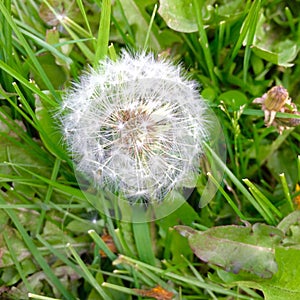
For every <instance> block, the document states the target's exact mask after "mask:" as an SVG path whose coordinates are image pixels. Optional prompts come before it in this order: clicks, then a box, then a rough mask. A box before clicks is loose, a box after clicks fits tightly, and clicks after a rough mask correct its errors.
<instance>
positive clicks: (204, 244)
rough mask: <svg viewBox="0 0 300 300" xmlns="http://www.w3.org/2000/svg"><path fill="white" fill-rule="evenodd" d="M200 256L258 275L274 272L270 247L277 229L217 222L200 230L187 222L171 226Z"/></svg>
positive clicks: (276, 241)
mask: <svg viewBox="0 0 300 300" xmlns="http://www.w3.org/2000/svg"><path fill="white" fill-rule="evenodd" d="M175 228H176V230H178V231H179V233H180V234H181V235H183V236H187V237H188V241H189V245H190V247H191V248H192V250H193V252H194V253H195V255H196V256H198V257H199V258H200V259H201V260H203V261H205V262H207V263H210V264H214V265H217V266H220V267H222V268H224V269H225V270H226V271H229V272H233V273H239V272H240V271H246V272H249V273H252V274H255V275H257V276H259V277H262V278H270V277H272V276H273V275H274V274H275V273H276V272H277V264H276V261H275V254H274V248H275V246H276V245H277V244H279V242H280V241H281V239H282V238H283V233H282V231H281V230H279V229H277V228H275V227H272V226H268V225H265V224H255V225H253V227H250V226H249V227H245V226H235V225H230V226H220V227H213V228H211V229H208V230H206V231H204V232H200V231H195V230H193V229H191V228H190V227H187V226H175Z"/></svg>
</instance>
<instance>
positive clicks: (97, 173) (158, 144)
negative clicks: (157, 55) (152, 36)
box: [61, 52, 209, 202]
mask: <svg viewBox="0 0 300 300" xmlns="http://www.w3.org/2000/svg"><path fill="white" fill-rule="evenodd" d="M182 73H183V72H182V69H181V67H180V66H176V65H174V64H172V63H170V62H169V61H166V60H155V59H154V56H153V55H151V54H149V55H147V54H145V53H142V54H138V55H135V56H134V55H131V54H129V53H127V52H123V53H122V56H121V58H120V59H119V60H118V61H116V62H115V61H112V60H109V59H106V60H104V61H102V62H100V65H99V67H98V68H97V69H96V70H95V69H90V70H89V71H88V72H87V73H86V74H85V75H83V76H82V78H81V81H80V83H77V84H75V85H74V87H73V89H72V90H71V91H69V92H68V93H67V95H66V96H65V98H64V100H63V103H62V109H61V124H62V128H63V132H64V136H65V140H66V143H67V145H68V147H69V150H70V152H72V154H73V156H74V161H75V163H76V167H77V169H78V170H79V171H80V172H83V173H84V174H86V175H87V176H88V177H89V178H90V180H91V181H92V182H93V183H94V184H95V185H96V186H97V187H99V188H101V187H107V188H109V189H110V190H112V191H118V192H120V193H122V194H123V195H125V196H126V197H127V198H129V199H131V198H132V199H133V198H142V199H145V200H147V201H150V202H151V201H161V200H163V198H164V197H165V196H166V195H167V194H168V193H169V192H170V191H171V190H173V189H176V188H178V187H180V186H181V185H182V184H183V182H184V181H186V180H187V177H189V176H190V175H191V173H197V172H199V158H200V157H201V155H202V152H203V143H204V141H205V140H206V139H207V136H208V134H207V125H208V122H209V121H208V118H207V114H206V112H207V106H206V104H205V102H204V100H203V99H202V98H201V96H200V95H199V92H198V90H197V85H196V84H195V82H194V81H191V80H188V79H187V78H186V76H185V75H182Z"/></svg>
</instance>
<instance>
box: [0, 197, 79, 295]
mask: <svg viewBox="0 0 300 300" xmlns="http://www.w3.org/2000/svg"><path fill="white" fill-rule="evenodd" d="M5 203H6V201H5V200H4V199H3V197H2V196H1V194H0V204H3V205H4V204H5ZM5 212H6V213H7V215H8V216H9V217H10V219H11V220H12V222H13V223H14V225H15V226H16V228H17V230H18V231H19V233H20V235H21V236H22V238H23V240H24V242H25V244H26V245H27V247H28V249H29V250H30V252H31V254H32V256H33V257H34V259H35V260H36V261H37V263H38V264H39V266H40V267H41V268H42V269H43V271H44V273H45V275H46V276H47V277H48V278H49V280H50V281H51V282H52V283H53V285H54V286H55V287H56V288H57V290H58V291H59V292H60V293H61V294H62V295H63V296H64V297H66V298H67V299H74V297H73V296H72V295H71V294H70V293H69V292H68V291H67V290H66V288H65V287H64V286H63V284H62V283H61V282H60V280H59V279H58V278H57V277H56V276H55V275H54V273H53V271H52V270H51V268H50V266H49V264H48V262H47V261H46V260H45V258H44V257H43V256H42V254H41V252H40V251H39V250H38V249H37V247H36V246H35V244H34V242H33V240H32V238H31V237H30V236H29V235H28V233H27V231H26V229H25V228H24V227H23V225H22V224H21V223H20V221H19V219H18V217H17V215H16V214H15V213H14V211H12V210H11V209H5Z"/></svg>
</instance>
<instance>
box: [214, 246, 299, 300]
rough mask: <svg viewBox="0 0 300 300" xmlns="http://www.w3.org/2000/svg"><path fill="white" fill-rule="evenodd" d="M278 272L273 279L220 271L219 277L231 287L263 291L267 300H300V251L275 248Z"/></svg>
mask: <svg viewBox="0 0 300 300" xmlns="http://www.w3.org/2000/svg"><path fill="white" fill-rule="evenodd" d="M275 259H276V262H277V265H278V272H277V273H276V274H274V275H273V277H272V278H271V279H255V278H249V277H248V278H246V277H241V276H239V275H235V274H230V273H225V272H224V271H220V272H218V273H219V276H220V277H221V278H222V279H223V280H224V281H225V282H226V283H228V284H229V285H232V284H238V285H239V286H241V287H243V286H244V287H250V288H253V289H258V290H261V291H262V292H263V294H264V299H265V300H285V299H287V300H288V299H291V300H292V299H295V300H296V299H300V268H298V266H299V265H300V250H299V249H295V248H289V247H286V248H285V247H277V248H275Z"/></svg>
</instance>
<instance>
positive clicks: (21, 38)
mask: <svg viewBox="0 0 300 300" xmlns="http://www.w3.org/2000/svg"><path fill="white" fill-rule="evenodd" d="M0 11H1V12H2V14H3V16H4V17H5V18H6V20H7V23H8V24H9V25H10V27H11V28H12V30H13V31H14V33H15V35H16V36H17V38H18V39H19V42H20V44H21V45H22V47H24V49H25V51H26V53H27V54H28V57H29V58H30V60H31V61H32V63H33V65H34V67H35V68H36V70H37V73H38V74H39V75H40V78H41V79H42V80H43V82H44V83H45V85H46V86H47V88H48V89H49V91H50V92H51V94H52V95H53V96H54V97H55V98H58V95H57V93H56V91H55V89H54V87H53V85H52V83H51V82H50V80H49V78H48V76H47V74H46V72H45V71H44V69H43V68H42V66H41V64H40V63H39V61H38V59H37V58H36V56H35V54H34V52H33V51H32V49H31V47H30V45H29V44H28V42H27V40H26V39H25V37H24V36H23V34H22V33H21V31H20V29H19V28H18V26H17V25H16V23H15V22H14V20H13V18H12V16H11V14H10V13H9V11H8V9H7V8H6V7H5V6H4V3H3V2H2V1H0Z"/></svg>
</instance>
